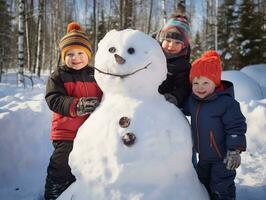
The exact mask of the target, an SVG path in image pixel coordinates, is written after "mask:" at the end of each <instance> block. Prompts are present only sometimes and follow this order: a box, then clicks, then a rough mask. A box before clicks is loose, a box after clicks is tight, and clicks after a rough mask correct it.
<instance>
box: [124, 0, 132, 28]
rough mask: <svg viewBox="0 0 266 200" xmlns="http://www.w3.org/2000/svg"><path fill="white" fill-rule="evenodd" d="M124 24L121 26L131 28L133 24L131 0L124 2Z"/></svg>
mask: <svg viewBox="0 0 266 200" xmlns="http://www.w3.org/2000/svg"><path fill="white" fill-rule="evenodd" d="M123 10H124V11H125V12H124V16H123V17H124V25H123V28H132V26H133V0H125V2H124V8H123Z"/></svg>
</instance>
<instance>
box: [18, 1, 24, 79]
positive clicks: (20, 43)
mask: <svg viewBox="0 0 266 200" xmlns="http://www.w3.org/2000/svg"><path fill="white" fill-rule="evenodd" d="M18 11H19V21H18V66H19V70H18V81H19V83H24V76H23V75H24V20H25V19H24V11H25V4H24V0H19V1H18Z"/></svg>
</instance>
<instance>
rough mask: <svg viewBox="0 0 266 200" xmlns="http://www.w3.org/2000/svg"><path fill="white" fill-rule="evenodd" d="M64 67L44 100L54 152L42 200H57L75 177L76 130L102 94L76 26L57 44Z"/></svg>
mask: <svg viewBox="0 0 266 200" xmlns="http://www.w3.org/2000/svg"><path fill="white" fill-rule="evenodd" d="M59 48H60V51H61V60H62V62H63V64H64V65H63V66H58V67H57V69H56V70H55V71H54V72H53V73H52V74H51V76H50V77H49V79H48V82H47V86H46V95H45V99H46V102H47V104H48V106H49V108H50V109H51V110H52V111H53V119H52V128H51V140H52V141H53V146H54V152H53V154H52V156H51V158H50V163H49V165H48V168H47V177H46V183H45V194H44V196H45V199H46V200H48V199H49V200H52V199H56V198H57V197H58V196H59V195H60V194H61V193H62V192H63V191H64V190H65V189H66V188H67V187H68V186H69V185H70V184H71V183H73V182H74V181H75V177H74V176H73V175H72V173H71V169H70V167H69V165H68V158H69V154H70V152H71V151H72V148H73V140H74V138H75V137H76V134H77V131H78V129H79V127H80V126H81V125H82V124H83V122H84V121H85V120H86V119H87V118H88V117H89V115H90V114H91V113H92V112H93V111H94V110H95V108H96V107H97V106H98V104H99V102H100V100H101V96H102V92H101V90H100V88H99V87H98V85H97V84H96V82H95V79H94V70H93V68H92V67H90V66H89V65H88V64H89V62H90V61H91V58H92V50H91V45H90V42H89V39H88V36H87V35H86V34H85V32H83V31H82V30H81V28H80V26H79V24H77V23H75V22H72V23H70V24H69V25H68V28H67V34H66V35H65V36H64V37H63V38H62V39H61V41H60V43H59Z"/></svg>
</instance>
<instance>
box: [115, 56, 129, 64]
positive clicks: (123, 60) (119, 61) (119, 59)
mask: <svg viewBox="0 0 266 200" xmlns="http://www.w3.org/2000/svg"><path fill="white" fill-rule="evenodd" d="M114 56H115V60H116V62H117V63H118V64H124V63H125V62H126V60H125V59H124V58H122V57H121V56H119V55H117V54H115V55H114Z"/></svg>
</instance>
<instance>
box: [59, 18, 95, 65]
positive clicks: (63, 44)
mask: <svg viewBox="0 0 266 200" xmlns="http://www.w3.org/2000/svg"><path fill="white" fill-rule="evenodd" d="M59 48H60V51H61V59H62V61H63V62H65V56H66V52H67V51H68V50H70V49H81V50H83V51H84V52H85V53H86V54H87V55H88V58H89V60H91V57H92V50H91V43H90V41H89V38H88V35H87V34H86V33H85V32H84V31H82V30H81V28H80V25H79V24H78V23H76V22H71V23H70V24H68V26H67V34H66V35H65V36H64V37H63V38H62V39H61V40H60V42H59Z"/></svg>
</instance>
